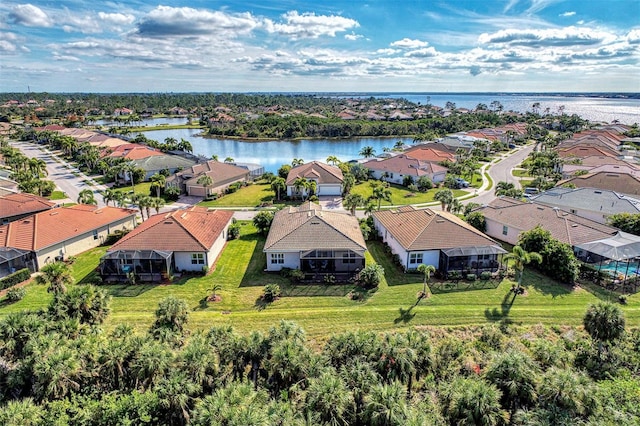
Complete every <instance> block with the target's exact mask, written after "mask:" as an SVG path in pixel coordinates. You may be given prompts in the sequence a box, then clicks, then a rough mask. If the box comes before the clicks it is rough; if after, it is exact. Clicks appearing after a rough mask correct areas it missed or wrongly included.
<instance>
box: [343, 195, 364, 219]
mask: <svg viewBox="0 0 640 426" xmlns="http://www.w3.org/2000/svg"><path fill="white" fill-rule="evenodd" d="M365 203H366V200H365V198H364V197H363V196H362V195H360V194H349V195H347V196H346V197H344V200H343V201H342V205H343V206H344V207H345V208H346V209H347V210H349V211H350V212H351V215H352V216H355V215H356V209H357V208H358V207H362V206H364V205H365Z"/></svg>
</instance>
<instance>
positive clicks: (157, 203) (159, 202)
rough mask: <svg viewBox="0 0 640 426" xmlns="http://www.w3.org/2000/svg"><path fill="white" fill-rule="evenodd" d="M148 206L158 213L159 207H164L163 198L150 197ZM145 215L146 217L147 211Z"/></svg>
mask: <svg viewBox="0 0 640 426" xmlns="http://www.w3.org/2000/svg"><path fill="white" fill-rule="evenodd" d="M149 206H150V207H152V208H153V209H154V210H155V211H156V214H159V213H160V209H161V208H163V207H164V200H163V199H162V198H157V197H154V198H151V200H150V203H149ZM147 217H148V213H147Z"/></svg>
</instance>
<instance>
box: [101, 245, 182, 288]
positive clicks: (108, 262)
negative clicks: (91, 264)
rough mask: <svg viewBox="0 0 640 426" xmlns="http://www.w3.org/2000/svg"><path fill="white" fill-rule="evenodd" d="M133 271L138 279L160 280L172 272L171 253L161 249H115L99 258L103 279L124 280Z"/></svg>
mask: <svg viewBox="0 0 640 426" xmlns="http://www.w3.org/2000/svg"><path fill="white" fill-rule="evenodd" d="M130 273H134V274H135V277H136V279H138V280H140V281H162V279H163V278H164V277H166V276H167V275H170V274H172V273H173V253H172V252H169V251H161V250H115V251H110V252H107V253H106V254H105V255H104V256H102V258H101V259H100V275H101V276H102V279H103V280H105V281H126V280H128V279H129V274H130Z"/></svg>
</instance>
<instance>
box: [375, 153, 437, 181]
mask: <svg viewBox="0 0 640 426" xmlns="http://www.w3.org/2000/svg"><path fill="white" fill-rule="evenodd" d="M362 166H363V167H366V168H368V169H371V170H380V171H384V172H392V173H399V174H401V175H409V176H416V177H418V176H427V175H432V174H434V173H439V172H444V171H447V168H446V167H442V166H441V165H439V164H436V163H432V162H428V161H420V160H416V159H415V158H411V157H408V156H407V154H400V155H396V156H395V157H390V158H385V159H384V160H379V159H375V160H370V161H367V162H366V163H363V164H362Z"/></svg>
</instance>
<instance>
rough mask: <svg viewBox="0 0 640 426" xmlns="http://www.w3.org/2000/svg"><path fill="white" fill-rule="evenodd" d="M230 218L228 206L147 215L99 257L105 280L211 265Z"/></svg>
mask: <svg viewBox="0 0 640 426" xmlns="http://www.w3.org/2000/svg"><path fill="white" fill-rule="evenodd" d="M232 218H233V212H232V211H229V210H209V209H207V208H206V207H198V206H194V207H191V208H189V209H186V210H174V211H172V212H170V213H162V214H157V215H154V216H151V217H150V218H149V219H147V220H146V221H145V222H143V223H142V224H141V225H140V226H138V227H137V228H136V229H134V230H133V231H131V232H130V233H128V234H127V235H125V236H124V237H123V238H122V239H121V240H120V241H118V242H116V243H115V244H114V245H112V246H111V248H110V249H109V250H108V251H107V253H106V254H105V255H104V256H103V257H102V259H101V260H100V274H101V276H102V277H103V279H105V280H114V281H124V280H127V279H128V274H129V273H134V274H135V275H136V278H137V279H139V280H141V281H160V280H162V279H164V278H166V277H167V276H170V275H172V274H174V273H176V272H202V271H203V270H206V269H209V268H212V267H213V265H214V263H215V261H216V259H217V258H218V256H219V255H220V253H221V252H222V249H223V248H224V245H225V242H226V241H227V237H228V229H229V225H230V224H231V220H232Z"/></svg>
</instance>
